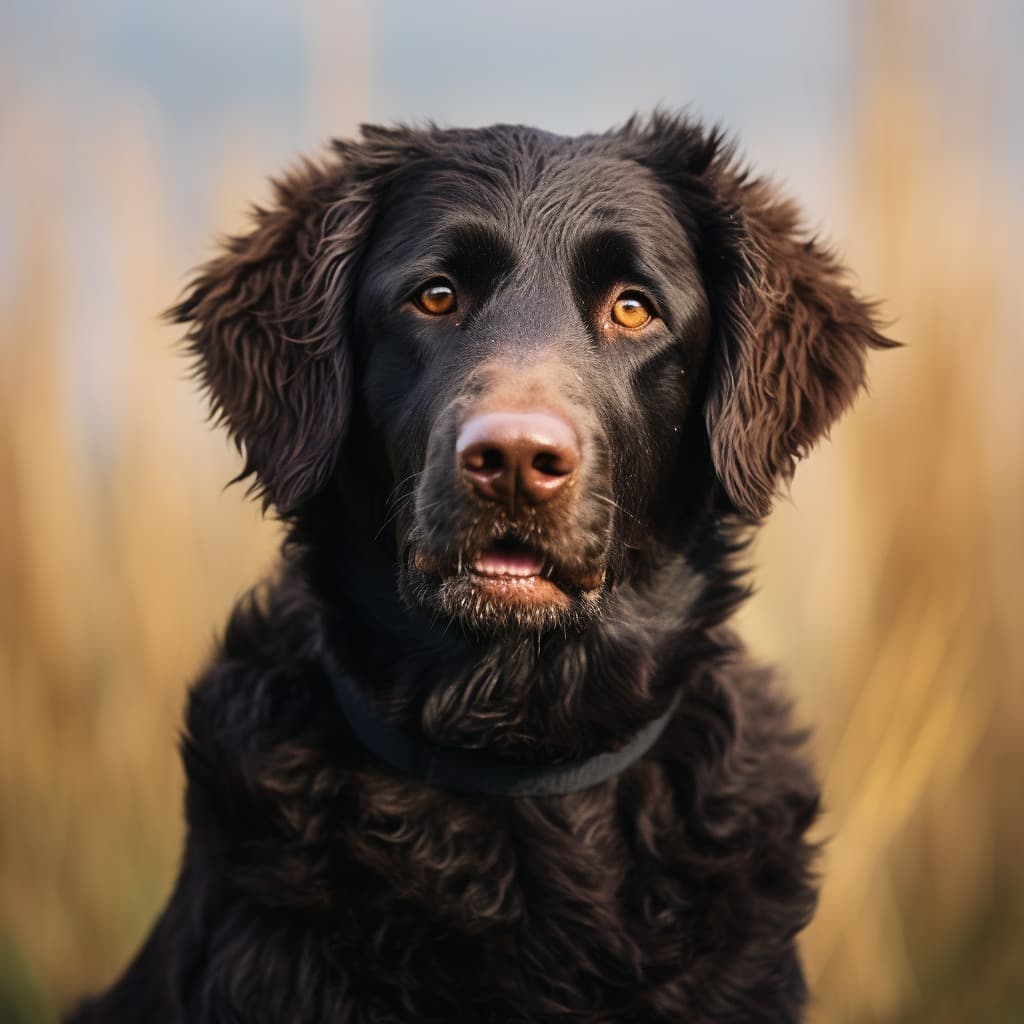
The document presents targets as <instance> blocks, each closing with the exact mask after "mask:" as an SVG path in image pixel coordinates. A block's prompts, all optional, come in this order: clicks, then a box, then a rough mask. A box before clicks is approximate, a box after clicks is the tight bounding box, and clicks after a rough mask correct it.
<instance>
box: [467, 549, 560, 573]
mask: <svg viewBox="0 0 1024 1024" xmlns="http://www.w3.org/2000/svg"><path fill="white" fill-rule="evenodd" d="M473 569H474V571H476V572H478V573H480V575H481V576H523V577H526V576H539V575H540V573H541V572H542V571H543V569H544V558H543V557H542V556H541V555H539V554H538V553H537V552H536V551H531V550H530V549H529V548H527V547H521V546H519V545H515V546H502V547H491V548H487V550H486V551H483V552H481V554H480V557H479V558H477V560H476V561H475V562H474V563H473Z"/></svg>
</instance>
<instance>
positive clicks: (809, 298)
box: [626, 114, 896, 520]
mask: <svg viewBox="0 0 1024 1024" xmlns="http://www.w3.org/2000/svg"><path fill="white" fill-rule="evenodd" d="M626 131H627V132H628V133H630V134H631V135H632V136H633V138H634V139H635V140H637V141H639V142H641V144H642V145H645V148H646V152H645V153H644V156H643V157H641V159H642V161H643V162H645V163H647V164H648V165H649V166H651V167H652V169H653V170H654V171H655V172H656V173H658V174H659V175H660V176H661V177H662V179H663V180H665V181H666V182H668V183H669V184H670V185H672V186H673V187H674V189H675V191H676V194H677V195H678V196H679V199H680V202H681V208H680V218H681V220H682V221H683V223H684V225H685V226H686V227H687V228H688V229H689V230H690V231H691V234H692V235H693V236H694V241H695V244H696V246H697V249H698V254H699V258H700V261H701V270H702V274H703V278H704V284H705V288H706V289H707V292H708V298H709V300H710V303H711V310H712V339H711V341H712V356H711V360H712V362H711V366H710V372H709V391H708V397H707V401H706V405H705V419H706V423H707V428H708V433H709V437H710V445H711V454H712V458H713V460H714V465H715V470H716V472H717V474H718V478H719V480H720V481H721V483H722V485H723V487H724V489H725V492H726V494H727V495H728V497H729V499H730V501H731V502H732V505H733V506H734V508H735V509H736V511H737V512H739V513H740V514H741V515H743V516H744V517H746V518H748V519H753V520H756V519H760V518H762V517H764V516H765V515H767V514H768V512H769V511H770V510H771V505H772V499H773V497H774V496H775V492H776V489H777V488H778V486H779V483H780V482H782V481H787V480H789V479H790V478H791V477H792V475H793V472H794V469H795V468H796V463H797V461H798V460H799V459H801V458H803V457H804V456H805V455H806V454H807V452H808V451H809V450H810V449H811V448H812V447H813V445H814V443H815V442H816V441H817V440H818V438H819V437H821V436H823V435H825V434H827V432H828V429H829V427H830V426H831V424H832V423H833V422H834V421H835V420H836V419H837V418H838V417H839V415H840V414H841V413H842V412H843V411H844V410H845V409H846V407H847V406H848V405H849V404H850V402H851V401H852V399H853V397H854V396H855V395H856V393H857V391H858V390H859V389H860V388H861V387H862V386H863V384H864V359H865V355H866V353H867V350H868V349H870V348H890V347H893V346H895V344H896V343H895V342H892V341H890V340H889V339H887V338H885V337H883V336H882V335H881V334H880V333H879V331H878V327H879V324H878V320H877V317H876V310H875V307H874V305H873V304H872V303H869V302H865V301H864V300H862V299H860V298H859V297H858V296H857V295H856V294H855V293H854V292H853V290H852V289H851V287H850V285H849V284H848V282H847V279H846V272H845V270H844V268H843V267H842V265H841V264H840V263H839V261H838V259H837V258H836V256H835V255H834V254H833V253H832V252H830V251H829V250H828V248H826V247H825V246H823V245H822V244H821V243H820V242H819V241H817V240H816V239H815V238H813V237H812V236H810V235H808V234H807V233H806V232H805V231H804V230H803V228H802V226H801V223H800V214H799V211H798V209H797V207H796V205H795V204H794V203H792V202H791V201H789V200H788V199H786V198H784V197H783V196H782V195H781V194H780V192H779V191H778V189H777V188H776V186H774V185H773V184H772V183H771V182H768V181H766V180H764V179H755V178H751V177H750V176H749V174H748V173H747V172H746V171H745V170H743V169H742V167H740V166H739V165H738V162H737V160H736V158H735V155H734V152H733V148H732V146H731V145H730V144H729V143H728V142H727V141H726V140H725V139H724V137H723V135H722V133H721V132H720V131H718V130H717V129H715V130H712V131H707V130H705V129H704V128H703V127H701V126H700V125H699V124H697V123H696V122H693V121H690V120H687V119H680V118H674V117H671V116H668V115H663V114H656V115H655V116H654V117H653V118H652V119H651V121H650V122H649V123H648V124H647V125H646V126H641V125H638V124H632V123H631V124H630V125H627V127H626Z"/></svg>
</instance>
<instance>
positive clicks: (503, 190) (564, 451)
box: [354, 133, 709, 630]
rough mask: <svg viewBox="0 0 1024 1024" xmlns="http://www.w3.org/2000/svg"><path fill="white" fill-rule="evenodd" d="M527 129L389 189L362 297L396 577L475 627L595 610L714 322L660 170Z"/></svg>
mask: <svg viewBox="0 0 1024 1024" xmlns="http://www.w3.org/2000/svg"><path fill="white" fill-rule="evenodd" d="M529 141H530V143H531V147H530V150H529V151H525V149H524V150H521V151H519V152H515V151H513V152H511V153H510V150H509V147H508V145H507V143H506V141H505V140H503V139H500V138H499V139H497V140H495V142H494V143H490V144H488V143H483V144H479V145H477V146H476V147H475V151H474V161H473V162H469V161H468V160H466V158H465V155H464V154H463V153H462V152H459V151H458V150H456V151H455V152H453V153H452V154H450V155H447V158H446V155H445V154H443V153H442V154H441V155H439V157H438V158H437V159H436V160H435V161H433V162H432V163H431V165H430V166H429V167H426V168H424V169H423V170H421V171H419V172H418V173H413V174H410V175H408V176H407V177H406V178H404V179H403V180H401V181H399V182H398V183H397V184H396V186H395V187H394V188H393V190H392V192H391V194H390V196H389V201H388V204H387V208H386V209H385V210H384V211H383V212H382V215H381V217H380V219H379V221H378V223H377V225H376V228H375V230H374V232H373V236H372V238H371V240H370V242H369V243H368V247H367V252H366V256H365V260H364V264H363V267H362V271H361V273H360V283H359V286H358V289H357V300H356V320H355V331H354V335H355V337H356V338H357V339H358V343H359V344H360V346H361V349H362V350H361V352H360V353H359V363H360V367H361V369H360V373H359V378H360V391H361V395H362V400H363V401H364V402H365V406H366V412H367V415H368V419H369V421H370V423H371V430H372V432H373V434H374V435H375V436H377V437H378V438H380V439H381V441H382V442H383V448H384V450H385V452H386V457H387V459H388V461H389V464H390V469H391V478H392V479H393V480H394V481H395V482H396V483H397V484H399V486H398V488H397V490H396V492H395V494H394V496H393V498H392V501H393V503H394V504H396V505H397V510H396V512H395V515H394V522H395V529H396V531H397V539H398V542H399V549H400V551H401V562H400V570H399V572H400V582H401V586H402V587H403V590H404V591H405V593H406V594H407V595H408V596H409V597H410V598H411V599H412V600H415V601H417V602H419V603H421V604H422V605H423V606H425V607H426V608H427V609H428V610H430V611H434V612H438V613H440V614H441V615H443V616H445V617H449V618H456V619H459V620H460V621H462V622H463V623H465V624H467V625H470V626H472V627H474V628H476V629H483V630H491V629H509V628H528V629H535V628H543V627H550V626H559V627H562V626H566V625H569V624H576V625H580V624H583V623H585V622H587V621H588V620H589V618H590V617H591V616H592V615H594V614H595V613H596V612H597V611H598V609H599V607H600V595H601V592H602V589H603V587H604V586H605V585H606V582H607V580H608V573H609V570H610V569H611V570H612V571H613V575H614V574H615V573H616V572H619V571H621V562H622V559H621V550H619V548H618V544H620V543H621V541H622V539H623V537H622V532H621V530H619V529H618V526H619V525H620V520H621V519H622V518H624V517H625V518H631V519H632V520H633V521H637V520H640V521H643V520H646V519H647V516H648V509H649V506H650V504H651V503H652V501H654V500H655V499H656V498H657V497H658V495H657V494H655V493H654V492H655V490H656V489H657V487H658V484H659V482H661V481H662V480H663V479H664V474H662V473H660V472H659V468H660V467H661V466H664V465H666V464H670V463H671V461H672V459H673V457H674V453H675V451H676V449H677V448H678V446H679V439H680V432H681V431H682V428H683V425H684V423H685V422H686V418H687V412H688V409H689V405H690V401H691V397H692V395H693V393H694V390H695V387H696V382H697V380H698V378H699V375H700V370H701V365H702V361H703V357H704V353H705V350H706V347H707V336H708V326H709V316H708V300H707V296H706V294H705V292H704V289H703V286H702V284H701V276H700V272H699V269H698V266H697V260H696V256H695V254H694V251H693V245H692V243H691V241H690V239H689V238H688V236H687V234H686V232H685V230H684V229H683V226H682V224H681V223H680V222H679V219H678V218H677V216H676V213H675V211H674V210H673V207H672V204H671V202H670V201H669V198H668V197H667V195H666V192H667V190H666V188H665V187H664V186H663V185H662V184H661V183H660V182H659V181H658V180H657V179H656V177H655V176H654V174H653V173H652V172H651V171H649V170H647V169H646V168H644V167H641V166H640V165H639V164H637V163H635V162H632V161H628V160H624V159H614V158H612V157H611V156H608V155H600V154H592V153H588V152H587V146H586V143H584V144H582V145H580V144H577V145H566V144H565V140H562V139H558V138H556V137H553V136H545V135H542V134H540V133H535V134H533V135H531V136H530V137H529ZM510 164H511V167H510ZM510 171H511V172H514V173H510Z"/></svg>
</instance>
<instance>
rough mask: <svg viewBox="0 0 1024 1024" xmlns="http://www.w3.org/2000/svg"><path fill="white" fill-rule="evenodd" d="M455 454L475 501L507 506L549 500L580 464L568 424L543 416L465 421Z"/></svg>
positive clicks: (514, 415) (489, 415)
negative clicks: (478, 496)
mask: <svg viewBox="0 0 1024 1024" xmlns="http://www.w3.org/2000/svg"><path fill="white" fill-rule="evenodd" d="M455 452H456V458H457V459H458V464H459V467H460V468H461V470H462V473H463V474H464V476H465V477H466V479H467V480H468V481H469V483H470V484H471V485H472V487H473V489H474V490H475V491H476V493H477V494H479V495H480V497H482V498H485V499H487V500H490V501H501V502H507V503H509V504H510V505H514V504H515V502H516V501H517V500H522V501H524V502H525V503H526V504H528V505H538V504H540V503H541V502H544V501H548V500H550V499H551V498H553V497H554V496H555V495H556V494H557V493H558V492H559V491H561V490H562V489H563V488H564V487H566V485H567V484H569V483H570V481H571V480H572V479H573V475H574V474H575V472H576V470H577V469H578V468H579V464H580V448H579V442H578V441H577V439H576V431H575V430H574V429H573V427H572V424H571V423H569V422H568V420H565V419H563V418H562V417H561V416H557V415H555V414H554V413H549V412H487V413H480V414H479V415H476V416H471V417H470V418H469V419H468V420H466V422H465V423H464V424H463V425H462V429H461V430H460V431H459V436H458V438H457V440H456V442H455Z"/></svg>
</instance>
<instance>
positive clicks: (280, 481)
mask: <svg viewBox="0 0 1024 1024" xmlns="http://www.w3.org/2000/svg"><path fill="white" fill-rule="evenodd" d="M410 152H411V136H410V133H408V132H404V131H402V130H395V131H386V130H381V129H370V128H364V130H363V140H362V141H361V142H359V143H354V144H349V143H343V142H335V143H334V145H333V151H332V153H331V156H330V158H329V160H328V161H327V162H326V163H324V164H314V163H311V162H305V163H303V164H301V165H300V166H299V167H298V168H297V169H296V170H294V171H293V172H291V173H290V174H288V175H287V176H285V177H284V178H283V179H281V180H280V181H277V182H275V183H274V201H273V204H272V205H271V206H270V208H269V209H261V208H256V209H255V210H254V212H253V218H254V221H255V224H254V227H253V229H252V230H251V231H250V232H249V233H248V234H245V235H238V236H235V237H232V238H228V239H227V240H226V242H225V243H224V246H223V251H222V252H221V254H220V255H219V256H217V257H216V258H215V259H213V260H211V261H210V262H209V263H207V264H206V265H205V266H204V267H202V268H201V269H200V270H199V272H198V274H197V276H196V278H195V280H194V281H193V282H192V283H191V285H190V286H189V288H188V290H187V292H186V294H185V297H184V298H183V299H182V300H181V301H180V302H179V303H178V304H177V305H176V306H174V307H173V308H172V309H170V310H169V311H168V312H167V314H166V315H167V317H168V319H170V320H172V321H174V322H176V323H182V324H190V325H191V327H190V330H189V333H188V334H187V336H186V340H187V344H188V348H189V351H190V353H191V354H192V356H193V357H194V359H195V368H196V375H197V376H198V378H199V379H200V381H201V383H202V385H203V389H204V390H205V391H206V392H207V394H208V396H209V399H210V405H211V411H212V415H213V417H214V418H215V419H216V421H217V422H220V423H224V424H225V425H226V426H227V429H228V432H229V434H230V435H231V437H232V439H233V440H234V442H235V444H236V446H237V447H238V449H239V450H240V451H241V452H242V453H243V455H244V458H245V464H244V468H243V470H242V472H241V473H240V474H239V477H238V479H245V478H247V477H251V478H252V484H251V488H250V490H251V491H252V492H253V493H255V494H256V495H258V496H259V497H260V498H261V499H262V501H263V505H264V509H266V507H267V506H269V505H275V506H276V507H277V509H278V510H279V511H280V512H282V513H287V512H289V511H291V510H292V509H294V508H295V507H296V506H297V505H299V504H300V503H301V502H302V501H304V500H305V499H307V498H309V497H310V496H311V495H313V494H314V493H315V492H316V491H317V490H318V489H319V488H320V487H322V486H323V484H324V483H325V481H326V480H327V478H328V477H329V475H330V473H331V470H332V468H333V466H334V463H335V460H336V458H337V455H338V450H339V448H340V445H341V441H342V438H343V436H344V432H345V426H346V423H347V419H348V411H349V406H350V391H351V387H352V381H351V375H352V368H351V355H350V351H349V344H348V340H347V334H348V333H349V329H350V327H349V324H348V322H347V321H348V318H349V310H350V307H351V303H350V301H349V300H350V298H351V293H352V289H353V282H354V280H355V277H356V269H355V267H356V263H357V261H358V254H359V252H360V250H361V248H362V246H363V243H364V242H365V241H366V238H367V237H368V235H369V232H370V229H371V227H372V224H373V220H374V212H375V210H376V207H377V204H378V199H379V195H380V193H381V192H382V191H383V189H384V188H385V187H386V186H387V184H388V183H389V182H390V181H391V179H392V178H393V177H394V175H395V173H396V172H397V171H398V170H399V169H400V167H401V166H402V164H403V161H404V159H405V158H407V157H408V156H409V155H410Z"/></svg>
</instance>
